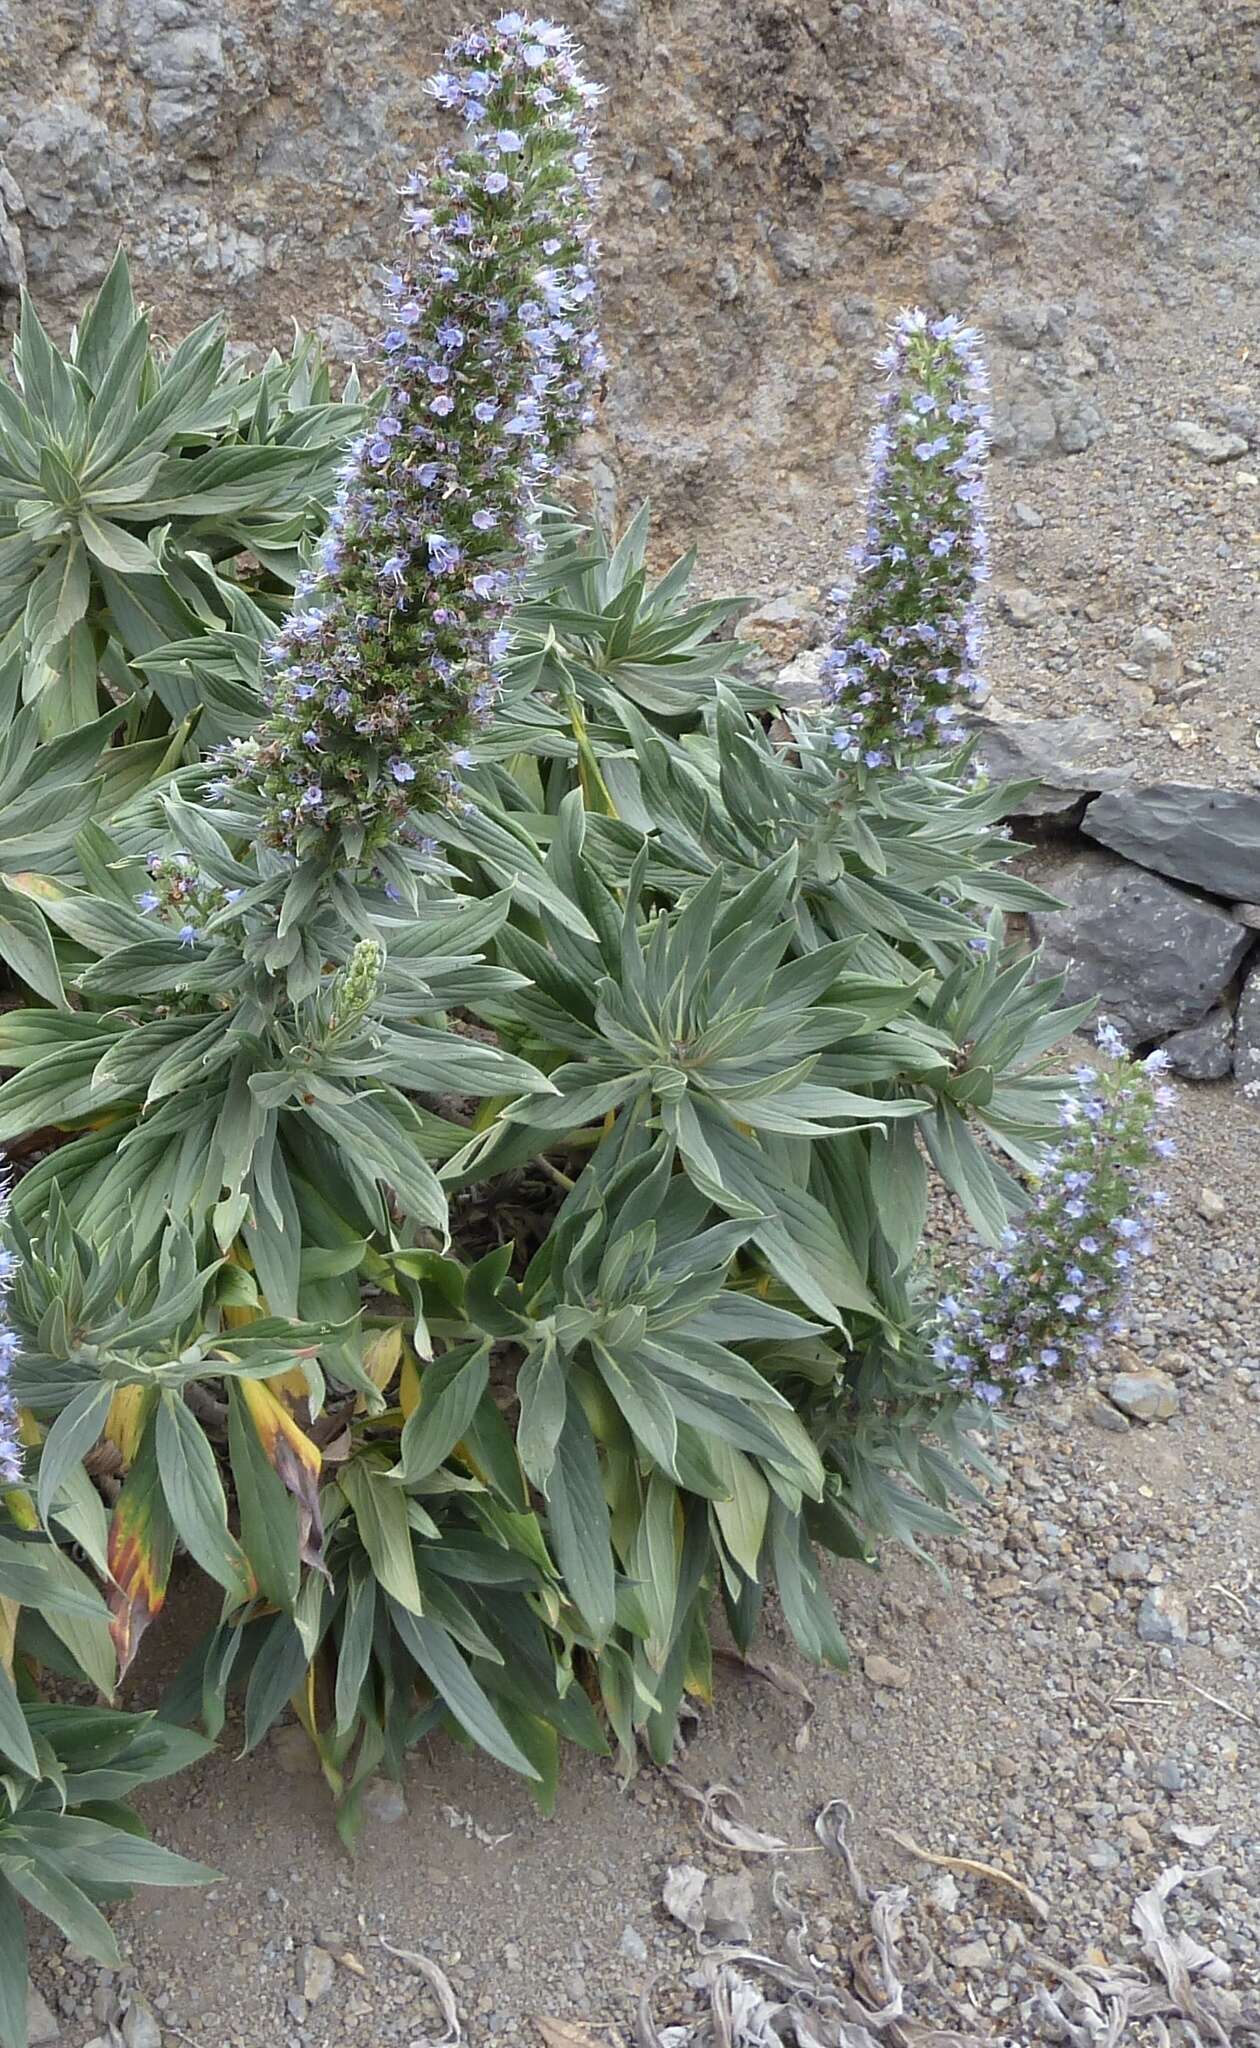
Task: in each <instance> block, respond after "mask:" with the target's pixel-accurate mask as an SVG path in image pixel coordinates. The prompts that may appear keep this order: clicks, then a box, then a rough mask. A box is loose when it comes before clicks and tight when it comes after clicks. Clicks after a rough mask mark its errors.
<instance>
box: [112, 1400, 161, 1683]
mask: <svg viewBox="0 0 1260 2048" xmlns="http://www.w3.org/2000/svg"><path fill="white" fill-rule="evenodd" d="M149 1399H150V1404H151V1405H150V1414H149V1417H148V1420H147V1422H146V1425H145V1429H144V1434H143V1436H142V1437H141V1440H140V1447H139V1450H138V1452H137V1455H136V1461H135V1463H134V1465H133V1466H132V1468H131V1470H130V1472H129V1473H128V1474H127V1477H126V1479H125V1480H124V1481H123V1487H122V1492H121V1493H120V1494H119V1496H118V1500H117V1503H116V1505H115V1508H114V1512H113V1516H112V1517H111V1520H110V1525H109V1548H108V1560H109V1570H110V1577H111V1579H112V1580H113V1584H112V1585H111V1586H110V1589H109V1593H108V1604H109V1610H110V1614H111V1616H112V1620H111V1623H110V1632H111V1634H112V1635H113V1638H114V1647H115V1649H116V1650H117V1652H118V1669H119V1675H120V1676H125V1675H126V1672H127V1670H128V1668H129V1667H130V1664H131V1661H132V1659H133V1658H134V1656H135V1654H136V1651H137V1650H138V1649H139V1647H140V1639H141V1637H142V1636H143V1634H144V1632H145V1630H146V1629H147V1628H148V1626H149V1623H150V1622H151V1621H152V1620H153V1617H154V1616H155V1615H156V1614H159V1613H160V1612H161V1609H162V1606H163V1603H164V1602H165V1599H166V1588H167V1582H168V1581H169V1579H170V1575H171V1559H172V1557H173V1555H174V1552H175V1524H174V1523H173V1522H172V1520H171V1516H170V1510H169V1509H168V1507H167V1505H166V1501H165V1499H164V1497H163V1493H162V1480H161V1474H160V1473H159V1471H158V1461H157V1444H156V1435H155V1431H154V1427H153V1413H152V1405H153V1403H154V1400H155V1397H154V1396H150V1397H149Z"/></svg>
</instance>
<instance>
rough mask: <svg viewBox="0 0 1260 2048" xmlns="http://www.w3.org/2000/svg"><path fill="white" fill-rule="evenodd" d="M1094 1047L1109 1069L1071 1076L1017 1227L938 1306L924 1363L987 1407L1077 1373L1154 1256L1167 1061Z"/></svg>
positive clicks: (1112, 1327) (1116, 1324) (1111, 1035)
mask: <svg viewBox="0 0 1260 2048" xmlns="http://www.w3.org/2000/svg"><path fill="white" fill-rule="evenodd" d="M1098 1039H1099V1044H1100V1046H1101V1047H1102V1049H1103V1051H1104V1052H1106V1053H1108V1054H1109V1055H1111V1056H1112V1057H1113V1058H1114V1059H1115V1061H1116V1065H1115V1066H1114V1067H1112V1068H1110V1069H1108V1070H1106V1071H1104V1072H1102V1073H1099V1071H1098V1070H1097V1069H1096V1068H1094V1067H1092V1066H1082V1067H1079V1068H1078V1069H1077V1074H1076V1079H1077V1084H1078V1088H1079V1093H1078V1094H1076V1095H1073V1096H1069V1097H1068V1098H1067V1100H1066V1102H1065V1104H1064V1108H1063V1113H1062V1122H1063V1136H1062V1139H1061V1141H1060V1143H1059V1144H1058V1145H1056V1146H1055V1147H1054V1148H1053V1149H1052V1151H1051V1152H1050V1154H1049V1155H1048V1157H1047V1158H1046V1160H1045V1162H1044V1164H1043V1169H1042V1172H1041V1174H1040V1176H1039V1177H1038V1179H1037V1180H1036V1181H1035V1183H1034V1185H1033V1189H1032V1199H1031V1201H1030V1203H1029V1206H1028V1208H1027V1210H1026V1211H1025V1213H1024V1214H1023V1215H1022V1216H1021V1217H1020V1219H1019V1225H1018V1228H1017V1229H1010V1230H1007V1231H1006V1232H1005V1234H1004V1236H1003V1238H1002V1242H1001V1244H1000V1246H999V1247H998V1248H997V1250H996V1251H990V1252H986V1253H984V1254H983V1255H982V1256H981V1257H980V1258H979V1259H978V1260H977V1261H976V1263H975V1264H974V1265H973V1266H972V1268H971V1270H970V1273H969V1274H968V1275H967V1277H966V1279H965V1280H963V1281H962V1282H961V1283H959V1284H958V1285H957V1286H956V1287H955V1288H954V1290H953V1291H951V1292H949V1293H947V1294H946V1295H945V1296H944V1297H943V1299H942V1300H941V1302H940V1303H939V1305H938V1312H939V1318H940V1323H939V1329H938V1333H937V1336H936V1340H935V1346H934V1349H935V1356H936V1359H937V1362H938V1364H939V1365H940V1366H941V1368H942V1370H943V1371H944V1372H945V1373H946V1374H948V1376H949V1378H950V1380H951V1381H952V1383H953V1384H954V1385H955V1386H956V1387H959V1388H961V1389H963V1390H965V1391H966V1392H968V1393H970V1394H972V1395H974V1396H975V1397H976V1398H977V1399H979V1400H981V1401H983V1402H985V1403H986V1405H988V1406H990V1407H993V1406H996V1405H997V1403H998V1402H999V1401H1001V1400H1002V1399H1003V1397H1004V1396H1005V1395H1007V1394H1009V1393H1013V1392H1015V1391H1016V1390H1017V1389H1019V1388H1020V1387H1026V1386H1031V1385H1032V1384H1033V1383H1034V1382H1035V1381H1037V1380H1041V1379H1046V1378H1058V1377H1062V1376H1064V1375H1066V1374H1068V1373H1071V1372H1079V1371H1082V1370H1087V1369H1088V1368H1089V1367H1091V1366H1092V1365H1093V1364H1094V1363H1095V1362H1096V1361H1097V1359H1098V1358H1099V1357H1100V1355H1101V1353H1102V1350H1103V1345H1104V1340H1105V1339H1106V1338H1107V1337H1109V1336H1116V1335H1118V1334H1119V1333H1120V1332H1121V1331H1122V1330H1123V1328H1124V1322H1123V1316H1122V1311H1123V1307H1124V1302H1125V1298H1126V1295H1127V1293H1128V1288H1129V1283H1130V1280H1131V1276H1132V1272H1133V1268H1134V1264H1135V1261H1136V1260H1138V1259H1144V1258H1149V1257H1150V1256H1151V1253H1152V1252H1153V1251H1154V1235H1153V1231H1154V1224H1155V1221H1156V1218H1157V1216H1158V1213H1159V1211H1160V1210H1161V1209H1162V1208H1164V1207H1165V1206H1166V1204H1167V1201H1168V1197H1167V1195H1166V1194H1165V1193H1164V1192H1163V1191H1162V1190H1161V1189H1159V1188H1153V1187H1151V1186H1150V1184H1149V1174H1150V1169H1151V1165H1152V1162H1153V1161H1154V1160H1156V1159H1160V1158H1167V1157H1168V1156H1169V1155H1170V1154H1171V1153H1172V1151H1173V1150H1174V1149H1175V1148H1174V1145H1173V1141H1172V1140H1171V1138H1168V1137H1164V1136H1162V1135H1161V1134H1160V1129H1159V1113H1160V1111H1161V1110H1162V1109H1165V1108H1166V1107H1167V1106H1168V1105H1169V1103H1170V1102H1171V1101H1172V1099H1173V1092H1172V1090H1171V1089H1170V1088H1168V1087H1167V1086H1165V1085H1163V1084H1162V1083H1161V1081H1160V1078H1159V1077H1160V1075H1161V1074H1162V1073H1163V1072H1164V1070H1165V1068H1166V1066H1167V1056H1166V1055H1165V1054H1163V1053H1161V1052H1155V1053H1151V1054H1150V1055H1149V1057H1148V1058H1147V1059H1146V1060H1144V1061H1141V1062H1139V1061H1135V1060H1132V1059H1130V1058H1129V1057H1128V1055H1127V1053H1126V1051H1125V1047H1124V1043H1123V1040H1122V1039H1121V1038H1120V1035H1119V1033H1118V1032H1116V1031H1115V1030H1113V1028H1112V1027H1111V1026H1110V1025H1107V1024H1104V1025H1102V1026H1101V1027H1100V1029H1099V1034H1098Z"/></svg>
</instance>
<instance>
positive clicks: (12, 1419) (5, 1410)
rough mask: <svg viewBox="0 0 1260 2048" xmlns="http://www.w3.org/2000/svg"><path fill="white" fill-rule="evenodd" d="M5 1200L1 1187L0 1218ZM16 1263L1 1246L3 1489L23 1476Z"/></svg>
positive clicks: (0, 1437)
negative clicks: (11, 1307)
mask: <svg viewBox="0 0 1260 2048" xmlns="http://www.w3.org/2000/svg"><path fill="white" fill-rule="evenodd" d="M8 1201H9V1190H8V1188H7V1187H0V1216H3V1214H4V1211H5V1210H6V1209H7V1207H8ZM16 1263H17V1262H16V1260H15V1259H14V1257H13V1254H12V1252H11V1251H9V1250H8V1248H7V1247H6V1246H4V1245H0V1485H4V1486H16V1485H17V1483H18V1481H19V1480H20V1479H21V1477H22V1444H21V1437H20V1434H19V1422H18V1409H17V1402H16V1400H15V1399H14V1395H13V1387H12V1374H13V1366H14V1362H15V1361H16V1358H17V1351H18V1340H17V1336H16V1333H15V1332H14V1330H13V1326H12V1324H11V1323H10V1322H9V1315H8V1302H9V1285H10V1282H11V1281H12V1279H13V1269H14V1266H15V1265H16Z"/></svg>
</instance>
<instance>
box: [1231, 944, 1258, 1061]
mask: <svg viewBox="0 0 1260 2048" xmlns="http://www.w3.org/2000/svg"><path fill="white" fill-rule="evenodd" d="M1234 1072H1235V1074H1236V1075H1237V1076H1238V1079H1239V1080H1240V1081H1244V1082H1246V1081H1253V1082H1254V1083H1255V1084H1256V1086H1257V1087H1258V1088H1260V961H1258V962H1257V963H1256V965H1255V966H1254V967H1253V968H1252V970H1251V972H1250V974H1249V975H1248V976H1247V979H1246V981H1245V982H1244V983H1243V992H1242V994H1241V996H1240V997H1239V999H1238V1015H1237V1016H1236V1017H1235V1019H1234Z"/></svg>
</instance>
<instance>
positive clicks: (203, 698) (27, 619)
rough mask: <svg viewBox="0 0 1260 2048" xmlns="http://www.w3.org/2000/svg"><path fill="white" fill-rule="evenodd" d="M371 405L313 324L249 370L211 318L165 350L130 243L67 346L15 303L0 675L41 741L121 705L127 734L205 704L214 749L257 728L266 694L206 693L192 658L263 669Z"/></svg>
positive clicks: (3, 505) (2, 446)
mask: <svg viewBox="0 0 1260 2048" xmlns="http://www.w3.org/2000/svg"><path fill="white" fill-rule="evenodd" d="M362 416H363V414H362V407H361V406H360V405H359V403H358V388H357V381H356V380H355V379H353V378H352V379H351V380H350V382H349V384H348V385H347V387H346V390H345V392H344V394H343V397H342V399H341V401H340V402H336V403H335V402H334V401H333V398H332V394H331V389H330V385H329V378H328V372H327V369H326V368H325V366H324V364H323V363H322V361H321V359H320V354H319V348H318V344H317V343H316V342H315V341H314V339H313V338H311V337H309V336H308V337H302V336H299V337H298V338H297V339H296V340H295V342H294V346H293V351H292V354H291V355H290V357H289V358H288V360H287V361H286V360H282V359H281V358H280V357H279V356H277V355H273V356H272V357H271V358H270V360H269V361H268V362H267V363H266V364H265V365H264V367H263V369H262V370H261V371H259V372H258V373H257V374H256V375H252V376H251V375H247V374H246V373H245V372H244V371H243V370H242V369H241V367H240V365H239V363H238V362H235V361H233V360H231V359H230V358H229V356H228V351H227V343H226V338H225V333H224V327H223V322H222V320H221V319H219V318H217V317H216V318H214V319H211V320H208V321H206V323H205V324H204V326H201V327H199V328H197V329H196V330H195V332H194V333H192V334H190V335H189V336H188V337H187V339H186V340H184V341H182V342H180V344H179V346H178V347H177V348H173V349H164V348H162V347H161V346H160V345H158V344H157V343H155V342H154V341H153V339H152V337H151V334H150V329H149V321H148V317H147V315H146V314H144V313H143V312H142V311H141V310H140V308H139V307H138V306H137V305H136V302H135V298H134V296H133V294H132V288H131V277H130V272H129V269H128V265H127V259H126V257H125V255H124V254H123V253H122V252H121V251H120V252H119V254H118V256H117V258H116V259H115V261H114V265H113V268H112V269H111V270H110V273H109V275H108V277H107V278H106V279H105V282H104V284H103V285H102V286H101V288H100V291H99V292H98V293H97V295H96V297H95V298H94V299H93V301H92V302H91V304H90V306H89V307H88V309H87V312H86V313H85V314H84V317H83V319H82V321H81V322H80V323H79V326H78V327H77V328H76V330H75V332H74V333H73V335H72V336H71V339H70V344H69V348H68V349H67V350H66V351H65V352H64V353H63V352H62V351H61V350H60V349H58V348H57V347H56V345H55V343H54V342H53V341H51V340H50V338H49V336H48V334H47V333H46V331H45V329H44V327H43V325H42V323H41V321H40V318H39V315H38V313H37V312H36V310H35V307H34V305H33V304H32V303H31V301H30V300H29V299H28V298H25V297H24V298H23V301H22V310H21V318H20V321H19V325H18V331H17V337H16V340H15V343H14V349H13V379H12V382H11V383H6V382H3V381H0V681H2V682H3V686H4V688H5V689H9V690H11V689H12V687H13V682H14V680H16V681H17V682H19V683H20V700H21V702H23V703H25V704H31V705H34V706H36V707H37V709H38V713H39V727H40V732H41V735H42V736H43V737H45V738H53V737H56V736H58V735H61V734H67V733H71V732H73V731H74V730H75V729H76V728H77V727H80V726H83V725H86V724H90V723H91V722H92V721H93V720H94V719H95V718H96V717H97V716H98V715H99V714H100V713H101V712H103V711H104V710H105V708H106V706H107V705H109V704H111V703H113V704H116V705H118V706H120V707H122V709H123V710H124V711H125V713H126V725H127V733H128V736H129V737H130V738H133V739H134V738H137V737H150V736H154V735H156V734H158V733H161V732H162V731H163V730H164V729H165V727H166V725H167V723H168V722H171V723H176V724H178V723H179V722H180V721H181V720H182V719H184V718H186V717H187V716H188V715H189V714H190V713H191V712H193V711H194V710H196V711H197V712H198V715H199V716H200V718H201V720H202V724H201V738H202V741H203V743H204V742H205V741H207V740H208V739H212V738H214V737H216V736H219V728H220V726H221V725H222V726H223V727H224V729H225V730H233V729H236V727H235V721H236V720H239V718H240V716H241V713H242V710H243V711H244V714H245V717H246V720H247V723H248V724H252V723H253V722H254V720H255V719H256V717H257V713H258V706H257V702H256V698H255V699H254V700H253V701H251V699H250V698H248V697H247V698H246V699H245V701H244V704H242V701H241V697H240V694H239V685H238V686H237V688H236V689H235V690H233V689H229V690H228V691H227V692H226V693H225V700H224V702H223V703H222V704H221V705H220V704H218V703H216V702H215V699H214V694H213V692H212V691H211V692H210V694H209V697H208V698H207V693H206V691H205V690H204V689H203V688H199V687H198V684H199V682H201V681H203V680H204V679H203V678H201V677H200V676H199V675H198V672H197V671H198V664H199V661H200V660H202V659H204V660H205V662H206V665H207V668H208V669H209V670H210V671H211V672H212V673H213V672H215V671H217V670H218V669H219V668H220V667H221V664H222V657H223V654H224V652H225V651H226V650H234V651H235V652H236V653H237V654H238V655H239V654H240V653H241V652H242V647H241V642H242V641H243V643H244V649H245V650H246V651H247V652H248V653H249V654H251V655H252V659H253V663H254V669H255V675H256V668H257V643H258V641H259V639H260V637H266V636H268V635H269V634H270V633H271V632H272V631H273V630H274V627H275V624H276V623H277V621H278V620H279V619H280V618H281V617H282V616H283V613H284V610H285V607H286V605H287V604H288V602H289V599H290V597H291V594H292V591H293V587H294V584H295V582H296V580H297V577H298V574H299V571H300V567H301V559H302V550H303V548H304V546H305V544H306V543H307V542H308V541H309V540H310V539H312V538H313V537H314V535H316V534H317V533H318V532H319V530H320V529H321V527H322V525H323V522H324V518H325V513H326V507H327V505H328V503H329V501H330V499H331V497H332V494H333V490H334V487H335V476H336V471H337V469H338V467H339V465H340V463H341V461H342V460H343V457H344V447H345V442H346V440H347V438H348V436H349V435H350V434H351V433H352V432H353V431H354V429H355V427H356V426H357V425H358V424H359V423H360V421H361V419H362ZM190 664H191V666H190Z"/></svg>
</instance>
